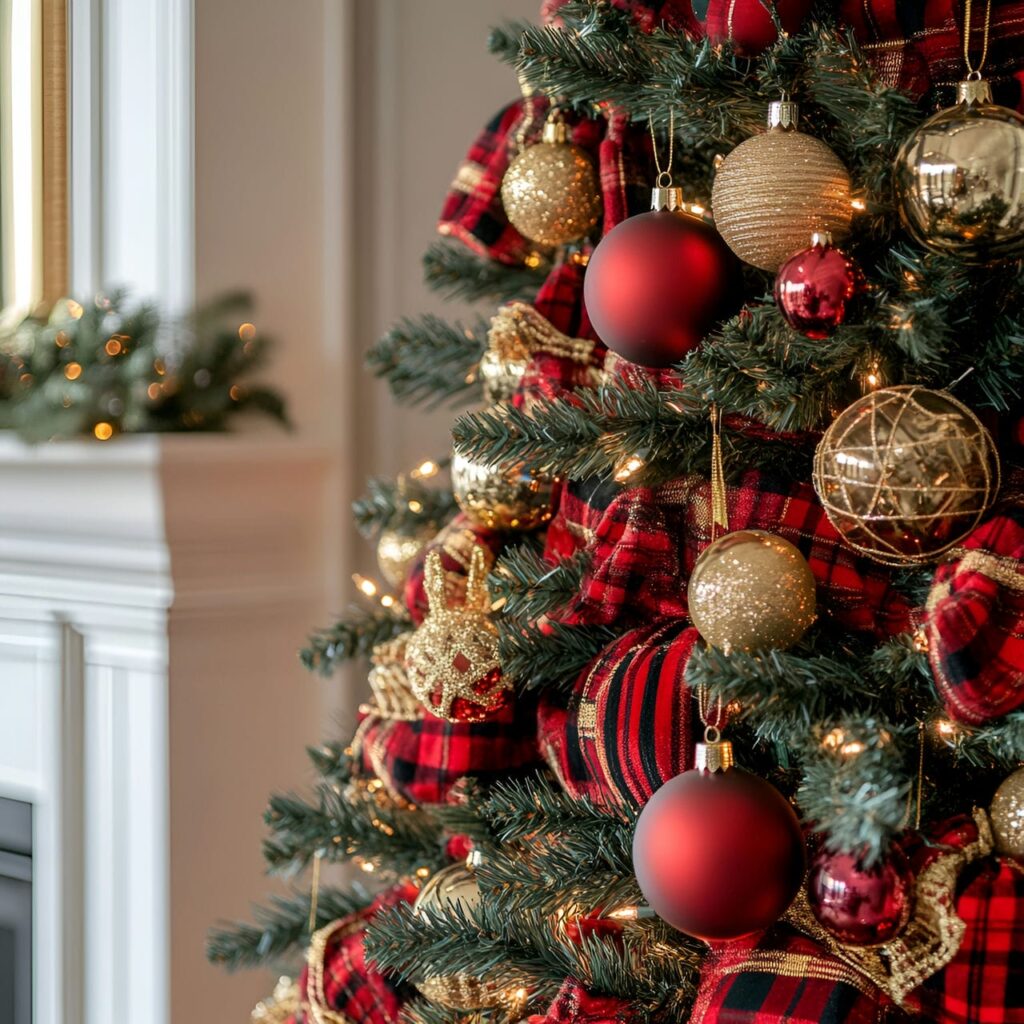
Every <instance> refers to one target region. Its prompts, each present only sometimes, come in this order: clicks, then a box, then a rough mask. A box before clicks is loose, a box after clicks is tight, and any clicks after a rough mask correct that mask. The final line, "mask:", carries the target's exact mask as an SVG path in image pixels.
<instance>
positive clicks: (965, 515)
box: [814, 385, 999, 565]
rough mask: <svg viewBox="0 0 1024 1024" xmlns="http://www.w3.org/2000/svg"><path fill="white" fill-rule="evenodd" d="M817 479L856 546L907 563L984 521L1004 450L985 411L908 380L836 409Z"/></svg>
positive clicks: (828, 507) (838, 524)
mask: <svg viewBox="0 0 1024 1024" xmlns="http://www.w3.org/2000/svg"><path fill="white" fill-rule="evenodd" d="M814 489H815V490H816V491H817V492H818V497H819V498H820V499H821V503H822V504H823V505H824V506H825V511H826V513H827V514H828V517H829V519H830V520H831V521H832V525H833V526H835V528H836V529H837V530H838V531H839V532H840V533H841V534H842V535H843V539H844V540H845V541H846V543H848V544H849V545H850V546H851V547H853V548H855V549H856V550H857V551H860V552H863V553H864V554H866V555H869V556H870V557H871V558H873V559H874V560H875V561H877V562H881V563H883V564H884V565H909V564H913V563H916V562H927V561H930V560H932V559H934V558H936V557H937V556H938V555H940V554H941V553H942V552H944V551H946V550H947V549H948V548H951V547H953V546H954V545H955V544H957V543H958V542H959V541H961V540H963V538H964V537H965V536H967V534H968V533H970V531H971V530H972V529H974V527H975V526H977V524H978V523H979V522H980V520H981V517H982V516H983V515H984V513H985V511H986V509H988V507H989V506H990V505H991V503H992V499H993V497H994V496H995V493H996V491H997V490H998V489H999V459H998V455H997V454H996V449H995V445H994V444H993V442H992V438H991V437H990V436H989V433H988V431H987V430H986V429H985V428H984V426H982V424H981V422H980V420H979V419H978V418H977V416H975V415H974V413H973V412H971V410H970V409H968V408H967V407H966V406H965V405H963V404H962V403H961V402H958V401H957V400H956V399H955V398H953V396H952V395H949V394H947V393H946V392H944V391H931V390H929V389H928V388H922V387H917V386H916V385H901V386H899V387H893V388H883V389H881V390H879V391H875V392H872V393H871V394H868V395H865V396H864V397H863V398H860V399H858V400H857V401H856V402H854V403H853V405H851V406H849V408H847V409H846V410H844V411H843V412H842V413H840V414H839V416H838V417H837V418H836V420H835V422H834V423H833V424H832V426H830V427H829V429H828V430H827V431H826V432H825V435H824V437H822V439H821V442H820V443H819V445H818V450H817V452H816V453H815V456H814Z"/></svg>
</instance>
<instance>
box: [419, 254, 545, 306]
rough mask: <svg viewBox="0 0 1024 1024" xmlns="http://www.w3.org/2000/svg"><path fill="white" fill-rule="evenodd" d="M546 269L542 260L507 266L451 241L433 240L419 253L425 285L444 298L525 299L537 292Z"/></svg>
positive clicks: (498, 300) (501, 300)
mask: <svg viewBox="0 0 1024 1024" xmlns="http://www.w3.org/2000/svg"><path fill="white" fill-rule="evenodd" d="M550 269H551V267H550V264H548V263H546V262H541V263H538V265H537V266H536V267H527V266H520V267H510V266H508V265H507V264H504V263H499V262H498V261H497V260H491V259H487V258H486V257H484V256H480V255H478V254H477V253H475V252H473V251H472V250H470V249H467V248H466V246H464V245H462V244H461V243H459V242H452V241H438V242H434V243H433V245H431V246H430V248H429V249H427V251H426V253H425V254H424V256H423V273H424V277H425V278H426V282H427V284H428V286H429V287H430V288H432V289H433V290H434V291H436V292H439V293H440V294H441V295H443V296H444V297H445V298H447V299H464V300H466V301H469V302H475V301H477V300H480V299H485V300H489V301H495V302H498V303H505V302H512V301H513V300H514V299H522V300H524V301H528V300H529V299H531V298H533V296H534V295H536V294H537V292H538V290H539V289H540V286H541V285H542V284H543V283H544V278H545V277H546V276H547V274H548V271H549V270H550Z"/></svg>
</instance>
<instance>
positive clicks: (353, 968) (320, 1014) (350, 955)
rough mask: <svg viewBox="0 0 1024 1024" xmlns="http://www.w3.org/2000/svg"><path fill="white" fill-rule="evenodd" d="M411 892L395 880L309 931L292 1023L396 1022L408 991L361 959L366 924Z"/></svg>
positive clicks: (406, 899) (413, 889)
mask: <svg viewBox="0 0 1024 1024" xmlns="http://www.w3.org/2000/svg"><path fill="white" fill-rule="evenodd" d="M416 893H417V889H416V887H415V886H414V885H400V886H397V887H396V888H394V889H390V890H388V891H387V892H385V893H382V894H381V895H380V896H378V897H377V899H375V900H374V901H373V903H372V904H370V906H368V907H367V908H366V909H365V910H362V911H360V912H359V913H357V914H351V915H349V916H348V917H343V918H340V919H339V920H337V921H334V922H332V923H331V924H330V925H328V926H327V927H326V928H323V929H321V930H320V931H319V932H317V933H316V934H315V935H314V936H313V941H312V943H311V945H310V948H309V951H308V954H307V963H306V966H305V968H304V969H303V971H302V974H301V975H300V977H299V1006H300V1010H299V1014H298V1016H297V1017H296V1024H342V1022H344V1024H398V1019H399V1014H400V1012H401V1009H402V1005H403V1003H404V1002H405V1000H406V999H408V998H409V996H410V995H411V994H413V993H412V990H411V989H409V987H408V986H406V985H401V984H397V983H396V982H394V981H393V980H392V979H389V978H386V977H385V976H384V975H383V974H380V973H378V972H377V971H375V970H374V969H373V967H372V965H370V964H368V963H367V962H366V950H365V938H366V926H367V925H368V924H369V923H370V921H372V920H373V918H374V916H375V915H376V914H377V912H378V911H379V910H381V909H382V908H384V907H391V906H394V905H395V904H397V903H411V902H412V901H413V900H414V899H415V898H416Z"/></svg>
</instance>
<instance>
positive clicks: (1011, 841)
mask: <svg viewBox="0 0 1024 1024" xmlns="http://www.w3.org/2000/svg"><path fill="white" fill-rule="evenodd" d="M988 813H989V818H990V819H991V821H992V832H993V835H994V836H995V841H996V851H997V852H998V853H1001V854H1002V855H1003V856H1004V857H1015V858H1017V859H1018V860H1024V768H1018V769H1017V771H1015V772H1014V773H1013V774H1012V775H1011V776H1010V777H1009V778H1008V779H1007V780H1006V781H1005V782H1004V783H1003V784H1002V785H1001V786H1000V787H999V788H998V789H997V790H996V795H995V796H994V797H993V798H992V804H991V806H990V807H989V812H988Z"/></svg>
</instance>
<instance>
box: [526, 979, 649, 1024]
mask: <svg viewBox="0 0 1024 1024" xmlns="http://www.w3.org/2000/svg"><path fill="white" fill-rule="evenodd" d="M633 1017H634V1012H633V1009H632V1006H631V1004H630V1002H629V1000H628V999H617V998H616V997H614V996H597V995H592V994H591V993H590V992H588V991H587V990H586V989H585V988H584V987H583V986H582V985H581V984H580V983H579V982H578V981H576V979H575V978H566V979H565V981H564V982H563V983H562V987H561V988H560V989H559V990H558V995H557V996H555V999H554V1002H552V1004H551V1005H550V1006H549V1007H548V1010H547V1012H546V1013H544V1014H543V1015H542V1014H533V1015H531V1016H529V1017H527V1018H526V1021H527V1024H629V1022H630V1021H631V1020H633Z"/></svg>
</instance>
